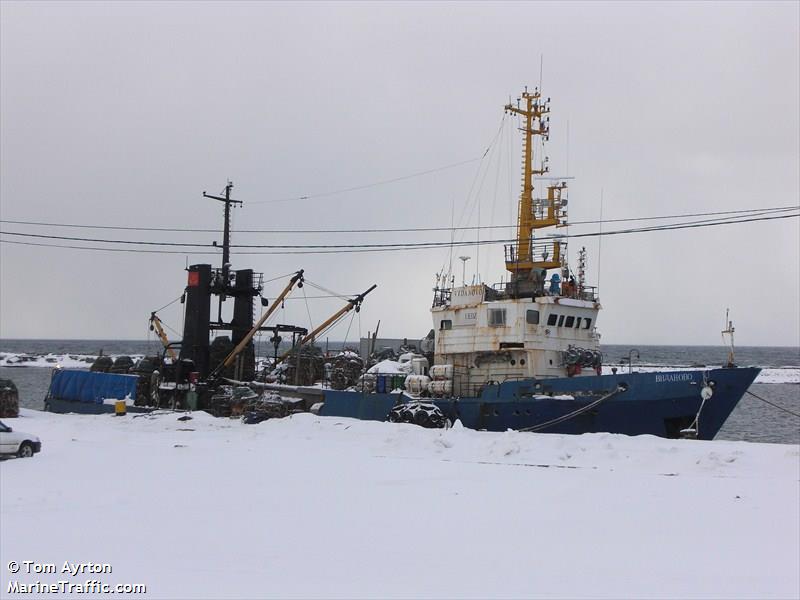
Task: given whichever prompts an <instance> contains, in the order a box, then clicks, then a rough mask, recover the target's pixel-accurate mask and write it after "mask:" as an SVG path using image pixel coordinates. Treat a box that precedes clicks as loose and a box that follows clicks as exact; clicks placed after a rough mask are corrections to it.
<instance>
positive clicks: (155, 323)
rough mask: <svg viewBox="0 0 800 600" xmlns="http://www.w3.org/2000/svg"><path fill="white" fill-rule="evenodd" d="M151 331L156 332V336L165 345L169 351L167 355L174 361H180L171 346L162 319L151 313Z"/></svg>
mask: <svg viewBox="0 0 800 600" xmlns="http://www.w3.org/2000/svg"><path fill="white" fill-rule="evenodd" d="M150 331H155V332H156V335H158V338H159V339H160V340H161V343H162V344H163V345H164V349H165V350H166V351H167V354H169V357H170V358H171V359H172V360H173V361H176V360H178V355H177V354H175V350H173V348H172V347H171V346H170V345H169V339H168V338H167V334H166V332H165V331H164V324H163V323H162V322H161V319H159V318H158V317H157V316H156V313H155V312H151V313H150Z"/></svg>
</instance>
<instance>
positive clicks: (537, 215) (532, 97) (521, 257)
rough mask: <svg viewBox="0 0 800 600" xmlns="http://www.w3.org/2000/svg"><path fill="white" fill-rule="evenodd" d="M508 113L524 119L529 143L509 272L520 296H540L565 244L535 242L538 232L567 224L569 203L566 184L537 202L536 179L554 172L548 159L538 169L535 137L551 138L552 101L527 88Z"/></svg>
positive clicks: (558, 265) (559, 263) (507, 250)
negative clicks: (550, 113) (535, 192)
mask: <svg viewBox="0 0 800 600" xmlns="http://www.w3.org/2000/svg"><path fill="white" fill-rule="evenodd" d="M520 102H522V103H523V106H520ZM505 110H506V112H510V113H513V114H516V115H520V116H521V117H522V118H523V127H522V128H521V131H522V132H523V133H524V140H525V141H524V149H523V162H522V171H523V177H522V192H521V194H520V198H519V207H518V217H517V239H516V244H511V245H507V246H506V247H505V263H506V269H507V270H508V271H509V272H510V273H511V280H512V282H513V283H514V284H515V285H514V291H515V292H516V294H520V295H530V294H534V295H536V294H538V293H541V292H542V290H543V284H544V279H545V276H546V272H547V269H558V268H561V267H562V266H563V265H562V257H561V244H560V243H559V242H556V241H551V242H535V239H534V230H536V229H542V228H545V227H554V226H561V225H564V224H565V219H566V208H565V207H566V199H562V192H563V190H565V189H566V183H563V182H561V183H558V184H555V185H550V186H548V188H547V198H546V199H536V198H534V186H533V176H534V175H544V174H545V173H548V172H549V171H550V167H549V166H548V164H547V163H548V162H549V158H548V157H546V156H544V157H542V160H541V161H540V163H539V168H534V149H533V143H534V138H535V136H542V138H543V140H544V141H547V140H549V138H550V123H549V122H550V117H546V116H545V115H547V114H548V113H549V112H550V98H548V99H547V100H543V99H542V96H541V93H540V92H539V89H538V88H534V91H533V93H529V92H528V88H527V87H526V88H525V91H524V92H523V93H522V97H521V98H518V99H517V105H516V106H513V105H511V104H507V105H506V106H505Z"/></svg>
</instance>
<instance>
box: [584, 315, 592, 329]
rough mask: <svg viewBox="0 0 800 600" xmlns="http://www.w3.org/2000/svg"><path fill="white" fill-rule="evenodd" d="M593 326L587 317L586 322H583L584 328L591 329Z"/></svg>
mask: <svg viewBox="0 0 800 600" xmlns="http://www.w3.org/2000/svg"><path fill="white" fill-rule="evenodd" d="M591 324H592V320H591V319H590V318H589V317H586V320H585V321H584V322H583V328H584V329H589V327H590V326H591Z"/></svg>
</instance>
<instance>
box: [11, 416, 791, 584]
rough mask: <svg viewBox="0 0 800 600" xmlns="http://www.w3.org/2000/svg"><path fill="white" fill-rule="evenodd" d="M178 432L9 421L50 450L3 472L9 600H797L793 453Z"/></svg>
mask: <svg viewBox="0 0 800 600" xmlns="http://www.w3.org/2000/svg"><path fill="white" fill-rule="evenodd" d="M178 416H179V415H177V414H175V413H164V414H160V415H152V416H142V417H133V416H132V415H128V416H127V417H113V416H110V415H100V416H75V415H55V414H48V413H40V412H36V411H28V410H24V411H23V416H22V417H20V418H18V419H8V420H6V423H7V424H9V425H11V426H12V427H14V428H15V429H19V430H24V431H29V432H32V433H35V434H37V435H39V436H40V437H41V438H42V442H43V450H42V452H41V454H38V455H36V456H35V457H33V458H31V459H14V460H8V461H4V462H3V463H2V464H0V519H1V520H0V525H2V527H1V530H2V536H0V569H2V573H3V577H2V578H0V582H1V583H2V587H3V589H2V591H0V596H2V597H9V598H12V597H15V596H16V597H19V596H21V595H23V594H16V595H11V594H8V593H7V586H8V585H9V581H10V580H12V579H13V580H15V581H19V582H26V583H31V582H35V581H41V582H42V583H55V582H57V581H59V580H68V581H72V582H76V583H83V582H84V581H85V580H88V579H91V580H99V581H101V582H103V583H108V584H117V583H143V584H145V585H146V586H147V594H146V595H141V597H149V598H187V597H192V598H252V597H281V598H287V597H294V598H308V597H337V598H359V597H372V598H388V597H393V598H409V597H436V598H439V597H447V598H456V597H458V598H466V597H469V598H489V597H503V598H509V597H514V598H517V597H519V598H522V597H560V598H564V597H568V598H578V597H592V598H598V597H601V598H675V597H681V598H688V597H694V598H797V597H798V596H799V595H800V514H799V511H798V506H800V481H799V480H800V448H799V447H798V446H796V445H793V446H790V445H767V444H752V443H746V442H719V441H716V442H701V441H686V440H680V441H679V440H664V439H659V438H655V437H651V436H640V437H626V436H621V435H612V434H587V435H582V436H560V435H552V434H549V435H548V434H530V433H515V432H507V433H486V432H476V431H471V430H466V429H463V428H459V427H455V428H453V429H450V430H446V431H439V430H424V429H421V428H417V427H415V426H412V425H401V424H389V423H376V422H364V421H355V420H348V419H341V418H321V417H316V416H313V415H311V414H302V415H296V416H294V417H291V418H287V419H282V420H272V421H266V422H264V423H261V424H259V425H243V424H242V423H241V422H239V421H232V420H228V419H215V418H213V417H210V416H208V415H206V414H205V413H199V412H196V413H193V415H192V417H193V418H192V419H191V420H188V421H179V420H178ZM10 561H16V562H17V563H18V564H20V565H24V561H35V562H36V563H39V564H45V563H52V564H55V565H56V566H57V568H58V569H59V570H60V569H61V568H62V565H63V563H64V562H65V561H69V562H72V563H86V562H90V561H91V562H94V563H108V564H109V565H111V567H112V568H113V572H112V573H110V574H108V573H104V574H93V575H86V574H83V575H77V576H75V577H72V576H69V575H64V574H61V573H59V574H34V573H31V574H27V573H25V572H24V571H25V568H24V567H23V568H22V571H21V572H20V573H18V574H16V575H11V574H9V572H8V571H7V565H8V564H9V562H10ZM34 595H35V596H38V597H41V596H42V595H41V594H34ZM83 597H86V596H85V595H84V596H83Z"/></svg>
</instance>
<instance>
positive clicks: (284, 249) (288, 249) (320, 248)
mask: <svg viewBox="0 0 800 600" xmlns="http://www.w3.org/2000/svg"><path fill="white" fill-rule="evenodd" d="M797 217H800V213H798V214H791V215H773V216H767V217H753V218H739V219H737V220H716V221H710V222H709V221H708V220H706V221H698V222H694V223H676V224H667V225H658V226H653V227H642V228H631V229H618V230H613V231H603V232H590V233H580V234H570V235H555V236H548V237H547V238H541V239H559V240H566V239H573V238H584V237H599V236H607V235H622V234H629V233H644V232H651V231H672V230H678V229H694V228H698V227H712V226H717V225H734V224H737V223H750V222H756V221H772V220H777V219H789V218H797ZM0 235H26V236H32V237H39V238H45V239H74V240H77V241H92V240H88V239H86V238H64V237H63V236H46V235H39V236H35V235H33V234H15V233H10V232H0ZM95 241H99V242H101V243H116V242H115V241H114V240H95ZM515 241H516V240H515V239H495V240H481V241H480V242H477V243H479V244H481V245H492V244H501V243H511V242H515ZM0 242H2V243H9V244H22V245H30V246H45V247H51V248H72V249H81V250H105V251H112V252H122V251H129V252H150V253H162V254H187V253H189V254H216V253H215V252H207V251H205V252H204V251H196V252H187V251H174V250H173V251H169V250H143V249H120V248H105V247H87V246H72V245H69V246H67V245H58V244H40V243H39V244H37V243H31V242H27V243H26V242H18V241H12V240H4V239H0ZM120 243H125V244H136V243H137V242H132V241H127V240H125V241H120ZM142 243H144V244H148V245H154V244H156V245H157V244H158V242H142ZM474 244H476V242H475V241H459V242H451V241H443V242H408V243H395V244H391V243H389V244H342V245H334V244H327V245H325V244H322V245H266V244H265V245H239V246H232V247H233V248H260V249H271V251H267V252H252V251H237V252H235V254H238V255H259V254H273V255H274V254H335V253H352V252H387V251H399V250H421V249H436V248H441V247H446V246H450V245H456V246H471V245H474ZM164 245H168V246H174V245H181V244H173V243H166V244H164ZM183 245H184V246H188V247H208V246H203V245H200V244H183Z"/></svg>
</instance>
